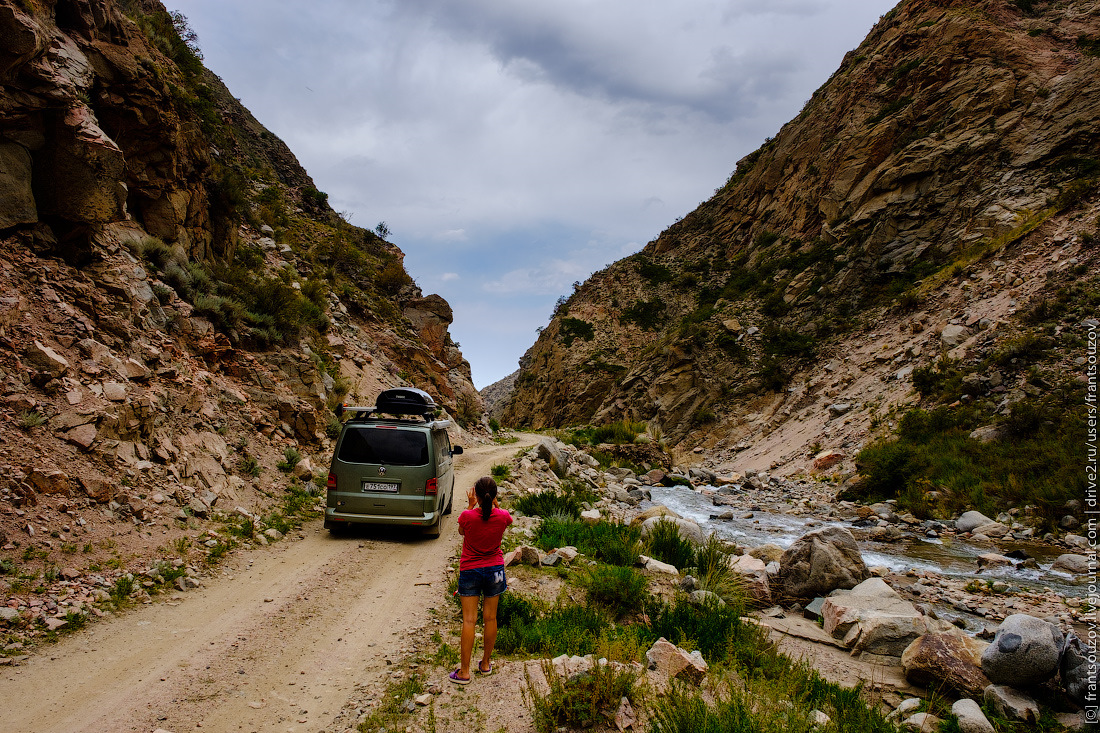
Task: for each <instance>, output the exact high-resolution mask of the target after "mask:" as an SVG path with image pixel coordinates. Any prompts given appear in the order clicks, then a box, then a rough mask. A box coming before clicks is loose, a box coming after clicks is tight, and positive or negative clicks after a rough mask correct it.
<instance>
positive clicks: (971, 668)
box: [901, 631, 989, 697]
mask: <svg viewBox="0 0 1100 733" xmlns="http://www.w3.org/2000/svg"><path fill="white" fill-rule="evenodd" d="M986 646H987V644H986V643H985V642H984V641H979V640H978V639H972V638H971V637H969V636H967V635H966V634H964V633H962V632H961V631H948V632H944V633H939V634H925V635H924V636H921V637H919V638H917V639H916V640H915V641H914V642H913V643H912V644H910V645H909V646H908V647H906V649H905V651H904V652H902V655H901V666H902V668H903V669H904V670H905V678H906V679H907V680H909V681H910V682H912V683H913V684H915V685H921V686H923V687H928V688H930V689H934V690H938V689H941V688H945V689H947V690H948V691H950V692H952V693H955V694H956V695H960V696H962V697H981V695H982V693H983V691H984V690H985V688H986V687H988V686H989V680H988V679H987V678H986V676H985V675H984V674H982V667H981V664H982V652H983V651H984V650H985V648H986Z"/></svg>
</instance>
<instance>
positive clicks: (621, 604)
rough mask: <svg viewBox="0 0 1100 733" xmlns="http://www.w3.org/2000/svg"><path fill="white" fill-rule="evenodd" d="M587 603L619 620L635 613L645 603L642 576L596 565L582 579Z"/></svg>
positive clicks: (628, 571) (634, 572)
mask: <svg viewBox="0 0 1100 733" xmlns="http://www.w3.org/2000/svg"><path fill="white" fill-rule="evenodd" d="M582 582H583V584H584V587H585V591H586V594H587V597H588V602H589V603H592V604H595V605H598V606H603V607H605V608H607V609H608V610H609V611H611V613H612V614H613V615H614V616H615V618H620V617H622V616H625V615H627V614H629V613H633V612H636V611H638V610H639V609H640V608H641V607H642V602H643V601H644V600H645V599H646V588H647V583H646V579H645V576H644V575H642V574H641V573H639V572H638V571H637V570H635V569H634V568H632V567H622V566H616V565H596V566H594V567H591V568H589V570H588V573H587V575H586V576H585V577H584V579H583V581H582Z"/></svg>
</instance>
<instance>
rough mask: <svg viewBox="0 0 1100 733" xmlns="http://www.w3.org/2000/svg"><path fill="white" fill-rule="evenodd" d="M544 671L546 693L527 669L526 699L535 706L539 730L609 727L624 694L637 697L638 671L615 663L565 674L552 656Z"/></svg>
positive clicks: (533, 711)
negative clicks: (636, 676) (556, 669)
mask: <svg viewBox="0 0 1100 733" xmlns="http://www.w3.org/2000/svg"><path fill="white" fill-rule="evenodd" d="M542 673H543V675H544V676H545V678H546V681H547V683H548V685H549V689H548V691H547V692H546V694H545V695H543V694H542V693H540V692H539V687H538V686H537V685H535V684H534V682H533V681H532V680H531V675H530V672H527V671H526V670H525V671H524V675H525V687H524V690H523V699H524V702H525V703H526V704H527V706H528V707H529V708H530V710H531V715H532V717H533V718H534V723H535V730H536V731H538V733H556V732H557V731H559V730H563V729H569V730H581V729H588V728H592V727H595V726H599V727H601V728H602V727H608V726H610V725H611V724H612V723H614V720H615V713H616V711H617V710H618V709H619V705H620V701H621V700H622V699H623V698H627V699H630V698H635V701H637V700H636V698H637V695H636V693H635V690H634V685H635V673H634V672H632V671H630V670H629V669H626V668H618V667H615V666H612V665H611V664H601V665H597V666H596V667H594V668H593V669H592V670H591V671H590V672H586V673H584V674H580V675H575V676H572V677H569V678H568V679H564V678H562V677H561V676H560V675H558V673H557V672H556V671H555V669H554V665H553V663H552V662H550V661H549V660H544V661H543V662H542Z"/></svg>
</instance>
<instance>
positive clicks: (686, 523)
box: [642, 517, 707, 545]
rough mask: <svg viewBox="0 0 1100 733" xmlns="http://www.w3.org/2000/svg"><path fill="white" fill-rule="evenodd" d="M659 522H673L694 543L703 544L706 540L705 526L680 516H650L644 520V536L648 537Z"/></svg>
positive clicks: (683, 535)
mask: <svg viewBox="0 0 1100 733" xmlns="http://www.w3.org/2000/svg"><path fill="white" fill-rule="evenodd" d="M658 522H672V523H673V524H675V525H676V527H677V528H678V529H679V530H680V536H681V537H683V538H684V539H685V540H688V541H689V542H691V543H692V544H695V545H701V544H703V543H704V542H706V539H707V537H706V534H704V532H703V528H702V527H700V526H699V525H698V524H696V523H695V522H693V521H691V520H690V519H682V518H679V517H650V518H649V519H647V520H645V521H644V522H642V537H643V538H645V537H648V536H649V534H650V533H651V532H652V531H653V528H654V527H655V526H656V525H657V523H658Z"/></svg>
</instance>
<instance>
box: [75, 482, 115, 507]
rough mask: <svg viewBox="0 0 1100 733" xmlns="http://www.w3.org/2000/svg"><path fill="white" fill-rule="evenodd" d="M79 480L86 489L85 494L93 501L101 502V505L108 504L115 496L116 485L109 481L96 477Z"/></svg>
mask: <svg viewBox="0 0 1100 733" xmlns="http://www.w3.org/2000/svg"><path fill="white" fill-rule="evenodd" d="M78 480H79V481H80V485H81V486H83V487H84V493H85V494H87V495H88V498H90V499H92V500H93V501H96V502H99V503H100V504H106V503H107V502H109V501H110V500H111V499H113V498H114V496H115V491H116V487H115V484H114V483H112V482H111V481H108V480H107V479H104V478H98V477H96V476H91V477H88V478H85V477H83V476H82V477H80V478H79V479H78Z"/></svg>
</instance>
